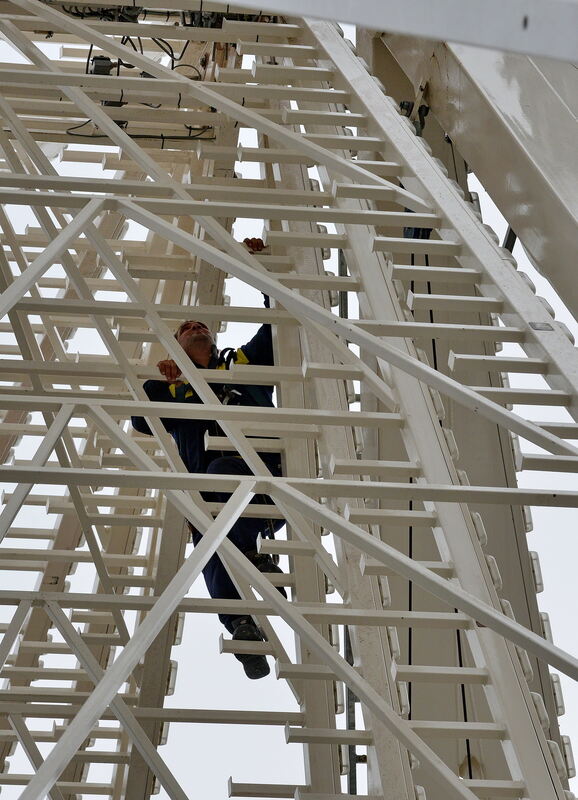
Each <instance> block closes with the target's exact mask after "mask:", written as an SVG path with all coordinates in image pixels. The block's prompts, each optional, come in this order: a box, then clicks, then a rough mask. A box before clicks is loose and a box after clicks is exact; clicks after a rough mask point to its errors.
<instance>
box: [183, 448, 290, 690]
mask: <svg viewBox="0 0 578 800" xmlns="http://www.w3.org/2000/svg"><path fill="white" fill-rule="evenodd" d="M265 458H266V462H267V466H268V467H269V469H270V470H271V472H273V474H280V473H281V463H280V458H279V456H272V455H270V454H267V456H266V457H265ZM207 474H212V475H251V474H252V473H251V470H250V469H249V467H248V466H247V465H246V464H245V462H244V461H243V459H241V458H238V457H235V456H224V457H222V458H217V459H214V460H213V461H212V462H211V463H210V464H209V467H208V469H207ZM203 497H204V499H205V500H207V501H213V502H221V503H225V502H227V500H228V499H229V497H230V495H229V494H228V493H226V492H203ZM252 502H263V500H262V499H261V498H255V499H254V500H253V501H252ZM282 525H283V522H282V521H275V525H274V529H275V530H278V529H279V528H280V527H281V526H282ZM189 527H190V528H191V532H192V535H193V543H194V544H195V546H196V545H197V544H198V542H199V541H200V539H201V538H202V537H201V534H200V533H198V531H196V530H195V529H194V528H193V526H191V525H189ZM268 527H269V525H268V521H267V520H264V519H259V518H257V517H240V518H239V519H238V520H237V522H236V523H235V525H233V527H232V528H231V530H230V531H229V535H228V538H229V539H230V540H231V541H232V542H233V543H234V544H235V545H236V546H237V547H238V548H239V550H241V552H243V553H244V554H245V555H247V557H248V558H249V559H250V560H251V561H252V562H253V563H254V564H255V566H256V567H257V569H259V570H260V571H261V572H281V570H280V569H279V568H278V567H277V566H276V565H275V564H274V563H273V560H272V559H271V557H270V556H268V555H265V554H258V553H257V550H256V543H257V537H258V535H259V534H260V533H261V534H263V535H265V534H266V533H267V532H268ZM203 576H204V578H205V583H206V584H207V588H208V590H209V594H210V595H211V597H214V598H222V599H239V593H238V592H237V589H236V588H235V585H234V584H233V581H232V580H231V578H230V577H229V573H228V572H227V570H226V569H225V567H224V566H223V563H222V561H221V559H220V558H219V557H218V555H216V554H215V555H214V556H213V557H212V558H211V559H210V560H209V561H208V563H207V564H206V566H205V568H204V569H203ZM279 591H281V592H282V594H283V595H284V596H285V597H286V596H287V595H286V592H285V590H284V589H283V588H280V589H279ZM219 619H220V621H221V622H222V623H223V625H224V626H225V628H226V629H227V630H228V631H229V633H231V634H232V636H233V638H234V639H242V640H252V641H262V639H263V637H262V635H261V633H260V631H259V629H258V627H257V626H256V625H255V623H254V621H253V620H252V618H251V617H250V616H246V615H234V614H219ZM237 658H238V659H239V661H241V662H242V664H243V666H244V668H245V673H246V674H247V676H248V677H249V678H262V677H264V676H265V675H267V674H268V673H269V666H268V664H267V659H266V658H265V657H264V656H257V655H237Z"/></svg>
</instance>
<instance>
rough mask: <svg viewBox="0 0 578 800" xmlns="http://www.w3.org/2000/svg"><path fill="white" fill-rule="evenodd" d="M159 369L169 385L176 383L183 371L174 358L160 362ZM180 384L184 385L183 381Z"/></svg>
mask: <svg viewBox="0 0 578 800" xmlns="http://www.w3.org/2000/svg"><path fill="white" fill-rule="evenodd" d="M157 367H158V370H159V372H160V373H161V375H162V376H163V378H165V380H167V381H168V382H169V383H174V382H175V381H176V380H177V378H178V377H179V375H180V374H181V370H180V369H179V367H178V366H177V364H176V362H175V361H173V359H172V358H167V359H165V360H164V361H159V363H158V364H157ZM179 383H182V381H179Z"/></svg>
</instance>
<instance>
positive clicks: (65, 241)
mask: <svg viewBox="0 0 578 800" xmlns="http://www.w3.org/2000/svg"><path fill="white" fill-rule="evenodd" d="M101 210H102V200H100V199H98V198H94V199H93V200H91V201H90V202H89V203H88V205H86V206H85V207H84V208H83V209H82V210H81V211H79V212H78V214H77V215H76V216H75V217H74V219H72V220H71V221H70V222H69V223H68V225H67V226H66V228H63V229H62V230H61V231H60V233H58V235H57V236H56V237H55V238H54V239H52V241H51V242H50V244H49V245H48V246H47V247H46V249H45V250H44V251H43V252H42V253H41V254H40V255H39V256H37V257H36V258H35V259H34V261H33V262H32V263H31V264H30V266H29V267H28V268H27V269H26V271H25V272H23V273H22V274H21V275H19V276H18V277H17V278H16V279H15V280H14V282H13V283H11V284H10V286H9V287H8V288H7V289H6V290H5V291H4V292H2V294H1V295H0V317H3V316H4V315H5V314H7V313H8V312H9V311H10V310H11V309H12V308H13V307H14V306H15V305H16V303H17V302H18V301H19V300H20V299H22V297H24V295H25V294H26V292H27V291H28V290H29V289H30V288H31V287H32V286H34V284H35V283H36V281H37V280H38V279H39V278H40V277H42V275H44V273H45V272H46V271H47V270H48V269H49V268H50V267H51V266H52V264H54V262H55V261H58V259H59V258H60V256H61V255H62V253H63V252H64V251H65V250H66V249H67V248H68V247H69V246H71V242H72V240H74V239H75V238H76V237H77V236H78V235H79V234H80V233H83V232H84V229H85V228H86V226H87V225H88V224H89V223H90V222H91V221H92V220H93V219H94V218H95V217H97V216H98V215H99V214H100V212H101Z"/></svg>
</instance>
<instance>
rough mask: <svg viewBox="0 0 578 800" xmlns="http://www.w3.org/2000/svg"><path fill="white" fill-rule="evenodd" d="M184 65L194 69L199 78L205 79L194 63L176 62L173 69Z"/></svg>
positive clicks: (181, 67)
mask: <svg viewBox="0 0 578 800" xmlns="http://www.w3.org/2000/svg"><path fill="white" fill-rule="evenodd" d="M183 67H188V69H194V70H195V72H196V73H197V75H198V76H199V80H200V81H202V80H203V76H202V75H201V70H200V69H199V68H198V67H195V65H194V64H175V65H174V66H173V67H172V68H171V69H183Z"/></svg>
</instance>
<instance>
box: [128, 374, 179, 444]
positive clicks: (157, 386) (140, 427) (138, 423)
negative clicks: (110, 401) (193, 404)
mask: <svg viewBox="0 0 578 800" xmlns="http://www.w3.org/2000/svg"><path fill="white" fill-rule="evenodd" d="M143 389H144V390H145V392H146V394H147V397H148V399H149V400H153V401H155V402H161V403H172V402H174V397H173V396H172V394H171V392H170V389H169V384H168V382H167V381H166V380H165V381H155V380H149V381H145V383H144V384H143ZM130 421H131V423H132V426H133V428H134V429H135V430H136V431H138V432H139V433H146V434H147V435H148V436H152V435H153V432H152V431H151V429H150V428H149V426H148V424H147V422H146V420H145V418H144V417H131V418H130ZM161 422H162V424H163V425H164V426H165V428H166V430H167V431H168V432H169V433H171V431H172V429H173V427H174V422H175V420H173V419H167V418H165V417H161Z"/></svg>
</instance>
